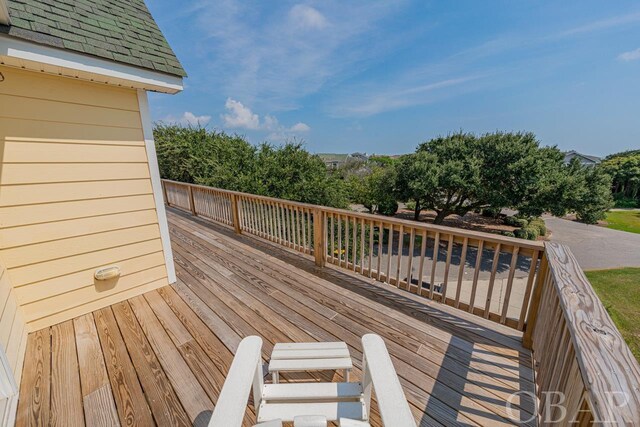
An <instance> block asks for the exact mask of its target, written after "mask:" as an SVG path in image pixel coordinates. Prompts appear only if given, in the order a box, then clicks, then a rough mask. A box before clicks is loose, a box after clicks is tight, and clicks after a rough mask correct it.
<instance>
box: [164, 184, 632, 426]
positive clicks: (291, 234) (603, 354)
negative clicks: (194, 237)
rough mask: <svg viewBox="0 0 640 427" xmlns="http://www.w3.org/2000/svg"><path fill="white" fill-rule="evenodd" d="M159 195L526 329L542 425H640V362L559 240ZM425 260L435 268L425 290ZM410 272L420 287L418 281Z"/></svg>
mask: <svg viewBox="0 0 640 427" xmlns="http://www.w3.org/2000/svg"><path fill="white" fill-rule="evenodd" d="M163 189H164V192H165V193H164V196H165V201H166V202H167V204H168V205H170V206H176V207H178V208H181V209H183V210H186V211H189V212H191V213H192V214H193V215H196V216H202V217H204V218H207V219H210V220H213V221H215V222H218V223H221V224H224V225H227V226H229V227H233V228H234V230H235V232H236V233H247V234H251V235H254V236H257V237H260V238H263V239H266V240H269V241H271V242H274V243H277V244H280V245H283V246H285V247H288V248H291V249H294V250H297V251H299V252H301V253H304V254H308V255H313V256H314V258H315V262H316V264H317V265H318V266H324V265H325V264H326V263H331V264H334V265H336V266H338V267H340V268H343V269H348V270H352V271H353V272H356V273H359V274H361V275H364V276H367V277H369V278H375V279H377V280H379V281H383V282H386V283H389V284H391V285H394V286H396V287H398V288H402V289H406V290H409V291H410V292H414V293H417V294H418V295H421V296H424V297H427V298H430V299H432V300H435V301H438V302H441V303H446V304H448V305H452V306H454V307H456V308H458V309H462V310H465V311H469V312H471V313H474V314H476V315H479V316H483V317H485V318H486V319H489V320H492V321H495V322H499V323H502V324H506V325H507V326H511V327H513V328H516V329H518V330H522V331H524V333H523V346H524V347H525V348H528V349H532V350H533V358H534V362H535V364H534V370H535V374H536V394H537V396H536V397H537V400H538V408H539V411H538V417H539V418H538V421H539V423H540V424H541V425H567V424H569V423H570V422H577V423H579V425H585V423H595V424H598V425H605V424H613V425H640V401H639V399H640V367H639V366H638V362H637V361H636V360H635V358H634V357H633V355H632V354H631V351H630V350H629V348H628V346H627V345H626V343H625V342H624V340H623V338H622V336H621V335H620V332H619V331H618V330H617V328H616V327H615V325H614V324H613V322H612V320H611V318H610V317H609V315H608V314H607V312H606V310H605V308H604V307H603V306H602V303H601V302H600V300H599V299H598V297H597V296H596V295H595V293H594V291H593V289H592V287H591V285H590V283H589V281H588V280H587V278H586V276H585V275H584V272H583V271H582V270H581V268H580V266H579V265H578V263H577V261H576V259H575V257H574V256H573V254H571V252H570V250H569V249H568V248H567V247H565V246H563V245H559V244H557V243H550V242H547V243H542V242H530V241H526V240H521V239H514V238H509V237H506V236H499V235H494V234H489V233H483V232H477V231H470V230H460V229H457V228H452V227H446V226H437V225H431V224H424V223H418V222H413V221H406V220H401V219H395V218H388V217H383V216H379V215H371V214H366V213H358V212H352V211H348V210H344V209H336V208H330V207H325V206H318V205H311V204H306V203H299V202H292V201H288V200H282V199H276V198H272V197H265V196H258V195H253V194H248V193H241V192H236V191H229V190H222V189H216V188H212V187H206V186H201V185H194V184H187V183H182V182H176V181H170V180H163ZM396 234H397V236H396ZM407 235H408V236H409V239H408V240H409V241H408V244H406V242H405V240H406V237H407ZM400 236H402V238H400ZM385 237H386V241H385ZM418 237H420V239H419V240H418V239H417V238H418ZM394 239H395V242H394ZM429 239H430V240H431V242H433V243H432V244H431V245H430V247H431V248H432V255H431V257H429V256H428V254H427V252H426V250H425V249H426V246H427V245H428V243H427V241H428V240H429ZM441 244H442V245H441ZM454 244H457V245H458V246H459V247H461V248H459V249H460V251H459V252H458V253H456V255H457V256H458V257H459V258H460V259H459V262H458V266H457V269H458V275H457V278H456V279H457V284H456V283H453V282H454V281H453V280H449V272H450V271H451V268H452V267H453V264H452V260H451V258H452V254H453V253H454V252H455V251H454V250H453V245H454ZM407 246H408V249H409V250H408V253H409V254H415V251H414V249H418V248H420V249H419V257H418V259H414V258H415V257H414V256H405V255H404V254H403V252H404V249H405V248H406V247H407ZM435 248H437V251H436V250H433V249H435ZM443 248H446V249H444V250H443ZM471 248H475V250H476V255H475V267H474V273H473V279H472V280H471V281H470V282H469V281H466V282H464V274H463V273H464V270H465V264H466V262H465V259H466V258H467V255H468V254H469V253H470V249H471ZM375 249H377V252H376V250H375ZM385 249H386V251H387V252H386V253H387V254H390V256H387V257H386V259H385V260H382V258H385V257H383V256H376V259H375V260H374V259H373V258H372V254H374V253H376V254H377V255H378V254H384V250H385ZM396 249H397V252H396V253H394V250H396ZM350 250H351V252H350ZM486 250H489V251H490V255H492V260H491V268H490V271H491V276H490V278H489V281H488V287H487V288H486V289H483V291H484V294H483V295H480V294H481V292H480V288H481V286H479V282H480V280H479V271H480V269H481V268H480V267H481V263H482V253H483V252H484V251H486ZM491 251H492V252H491ZM434 255H435V256H434ZM440 255H443V256H440ZM505 255H506V256H507V258H508V261H509V262H507V263H506V264H508V269H507V270H506V271H508V275H507V279H506V285H505V287H504V288H503V291H504V293H505V295H504V296H503V299H502V300H500V301H499V304H498V306H497V307H496V306H495V304H494V303H495V301H494V300H492V292H493V291H494V287H495V284H496V266H497V265H498V264H499V262H498V261H499V259H500V258H501V257H504V256H505ZM522 256H528V262H526V263H524V264H526V265H528V271H527V272H526V273H527V274H526V277H523V278H522V279H523V281H522V283H521V287H520V289H519V290H520V291H522V292H521V293H520V294H519V295H517V296H513V295H512V294H513V290H514V287H515V286H514V282H515V280H514V274H515V271H516V265H517V263H518V261H519V259H520V257H522ZM403 257H404V259H403ZM428 258H430V259H428ZM440 258H446V262H445V263H444V271H445V273H444V278H443V279H441V283H439V284H438V283H437V281H436V280H435V277H436V275H435V272H436V269H437V267H438V266H439V262H440V261H442V260H441V259H440ZM490 258H491V257H490ZM392 260H394V261H395V265H392V262H391V261H392ZM425 263H426V264H429V263H430V264H431V267H430V278H427V281H426V283H425V280H424V275H423V273H425V272H426V269H427V268H428V265H425ZM384 264H386V268H385V265H384ZM392 266H393V268H392ZM405 267H406V268H405ZM403 268H404V270H405V272H404V273H401V271H402V269H403ZM416 268H417V270H418V272H417V279H418V280H416V281H414V279H416V277H415V276H414V270H415V269H416ZM448 282H452V283H449V285H450V286H452V287H453V286H455V293H454V296H453V297H451V296H450V294H449V293H448V292H447V285H448ZM432 284H434V285H438V286H434V285H432ZM463 284H464V285H465V286H466V287H467V290H469V289H468V288H469V287H470V288H471V293H470V294H469V295H467V297H468V298H467V300H466V301H463V299H462V298H461V289H462V287H463V286H462V285H463ZM510 297H511V301H510ZM514 300H517V301H516V302H517V303H518V304H519V306H518V310H517V312H516V313H515V314H514V313H513V312H509V307H510V306H509V304H510V302H513V301H514ZM474 301H475V302H474ZM558 399H560V400H558Z"/></svg>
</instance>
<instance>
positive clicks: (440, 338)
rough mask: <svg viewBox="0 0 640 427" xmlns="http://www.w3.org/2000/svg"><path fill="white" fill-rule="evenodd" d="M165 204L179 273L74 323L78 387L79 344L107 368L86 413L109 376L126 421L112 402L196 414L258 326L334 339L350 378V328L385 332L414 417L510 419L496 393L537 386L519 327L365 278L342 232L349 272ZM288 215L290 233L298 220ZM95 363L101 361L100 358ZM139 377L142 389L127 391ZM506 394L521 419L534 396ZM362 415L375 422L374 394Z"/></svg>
mask: <svg viewBox="0 0 640 427" xmlns="http://www.w3.org/2000/svg"><path fill="white" fill-rule="evenodd" d="M268 211H269V210H268V209H265V210H264V214H265V215H266V216H265V218H267V222H266V225H265V226H266V227H267V228H266V230H272V231H273V228H272V225H271V224H275V225H277V216H276V217H275V218H274V219H275V221H271V222H270V221H268V215H269V213H268ZM176 212H177V211H174V210H172V209H170V210H169V212H168V215H169V221H170V232H171V236H172V244H173V251H174V256H175V261H176V272H177V275H178V279H179V280H178V282H177V283H176V284H174V285H172V286H170V287H163V288H160V289H158V290H155V291H151V292H149V293H146V294H145V295H143V296H142V297H136V298H133V299H131V300H129V301H126V302H120V303H117V304H115V305H114V306H112V307H109V308H105V309H100V310H98V311H96V312H94V313H93V318H94V319H95V327H96V333H97V337H96V336H95V334H96V333H93V332H91V324H92V322H91V317H88V318H87V317H82V318H80V319H79V320H76V321H75V322H74V326H75V330H76V346H77V350H78V357H79V359H78V360H79V364H80V367H79V369H80V370H81V373H80V378H81V385H82V387H83V393H84V383H85V381H84V380H82V375H83V374H82V370H83V369H85V370H86V369H87V367H86V366H85V368H83V367H82V366H83V362H82V360H83V358H84V356H81V354H84V353H85V352H91V353H95V348H96V345H97V344H98V342H99V345H100V351H101V352H102V354H103V356H102V357H103V359H104V362H105V365H106V370H107V375H108V379H109V384H105V379H104V377H103V378H102V380H101V381H100V380H99V379H96V380H95V381H94V382H89V383H88V386H87V387H88V388H87V391H88V390H90V389H91V390H93V391H92V393H90V394H89V395H87V396H85V397H84V411H85V417H88V416H91V417H97V415H98V414H99V409H98V408H101V407H102V406H103V405H105V404H106V403H108V402H107V401H106V400H108V399H109V393H108V391H109V388H106V389H105V385H108V386H109V387H110V388H111V390H112V391H113V393H112V396H113V397H112V399H113V401H114V406H115V407H116V409H117V419H118V421H119V422H120V424H121V425H126V424H135V423H130V422H128V421H129V420H130V419H131V418H130V417H129V418H127V416H126V415H125V414H126V413H131V412H125V413H121V408H123V407H126V408H129V410H130V411H132V412H135V411H139V410H140V408H146V411H148V414H150V415H149V416H150V417H151V416H152V417H153V419H152V420H150V421H148V422H147V424H146V425H153V424H154V423H157V424H158V425H191V424H194V423H195V424H200V423H202V422H204V423H206V421H208V417H209V416H210V411H211V409H212V408H213V406H214V404H215V401H216V400H217V397H218V394H219V390H220V388H221V387H222V384H223V382H224V379H225V378H226V374H227V372H228V369H229V366H230V364H231V361H232V359H233V354H234V353H235V352H236V350H237V346H238V345H239V343H240V341H241V339H242V338H244V337H245V336H248V335H259V336H261V337H262V339H263V342H264V345H263V355H262V356H263V359H266V358H267V357H268V355H269V354H270V352H271V350H272V349H273V346H274V344H275V343H277V342H302V341H305V342H313V341H325V342H326V341H344V342H346V343H347V345H348V346H349V351H350V354H351V355H352V357H353V360H354V369H353V372H352V374H353V378H354V379H359V378H361V375H362V373H361V368H362V366H361V360H362V344H361V340H360V339H361V336H362V335H364V334H366V333H369V332H374V333H377V334H379V335H381V336H382V337H383V339H384V340H385V343H386V345H387V348H388V349H389V353H390V355H391V358H392V361H393V363H394V366H395V368H396V372H397V373H398V375H399V377H400V383H401V385H402V387H403V390H404V392H405V395H406V397H407V399H408V401H409V404H410V407H411V411H412V414H413V415H414V417H415V418H416V420H417V421H419V423H420V425H423V426H442V425H456V426H457V425H460V426H461V425H465V426H484V425H499V426H500V425H501V426H507V425H513V424H515V422H514V421H513V420H511V419H509V417H508V414H507V412H506V409H505V408H506V407H505V402H506V399H507V398H508V396H509V395H510V393H512V392H515V391H533V387H534V384H533V370H532V367H531V363H530V357H531V353H530V352H529V351H527V350H526V349H524V348H523V347H522V345H521V344H520V339H521V337H522V334H521V333H520V332H518V331H515V330H514V329H511V328H507V327H505V326H503V325H499V324H496V323H494V322H492V321H489V320H486V319H484V318H481V317H477V316H473V315H471V314H469V313H466V312H462V311H460V310H456V309H455V308H453V307H449V306H445V305H443V304H440V303H436V302H434V301H429V300H427V299H424V298H421V297H419V296H417V295H414V294H410V293H408V292H406V291H403V290H399V289H396V288H395V287H390V286H388V285H384V284H380V283H377V282H374V281H372V280H371V279H369V278H366V279H365V278H363V277H362V275H361V274H356V273H355V272H353V271H352V267H353V263H352V259H353V252H352V250H353V246H352V244H351V243H353V242H350V256H349V263H348V265H349V268H350V269H351V271H345V270H342V269H338V268H337V267H335V268H334V267H330V268H322V269H318V268H317V267H316V266H315V258H314V256H312V255H310V254H306V255H301V254H300V252H299V251H298V250H297V249H295V250H294V249H293V248H282V247H279V246H277V245H276V244H275V242H271V243H270V242H267V241H266V240H261V239H258V238H256V237H253V236H244V235H241V236H238V235H236V234H235V233H234V232H233V229H232V228H230V227H227V226H224V227H222V226H216V225H212V223H210V222H208V221H207V220H204V219H196V220H192V219H190V217H189V216H188V214H186V213H184V214H178V213H176ZM282 213H283V215H282V217H281V218H282V221H284V220H285V219H286V221H287V223H288V224H292V223H291V215H290V216H289V217H288V218H287V216H286V215H285V214H284V211H283V212H282ZM183 215H184V216H183ZM300 218H301V217H300ZM305 221H306V223H305V226H304V227H302V228H300V229H299V230H300V232H301V235H300V241H302V242H303V238H302V232H303V231H304V230H308V217H305ZM328 224H330V219H329V221H328ZM353 224H354V223H353V222H352V223H351V224H350V226H349V234H348V236H352V235H353V230H354V228H353ZM293 225H294V228H293V233H292V235H291V238H292V239H294V235H295V238H297V233H296V232H295V220H294V222H293ZM257 226H259V225H257ZM336 230H337V224H336ZM341 230H344V224H343V226H342V227H341ZM283 231H284V229H283ZM290 231H291V228H290V227H289V229H288V231H287V232H290ZM369 231H370V229H369ZM326 234H327V235H329V234H330V232H329V230H326ZM356 236H357V235H356ZM336 237H337V236H336ZM343 239H344V231H343ZM443 239H444V238H443ZM356 240H358V239H356ZM358 241H359V240H358ZM303 243H304V242H303ZM309 243H310V242H309V239H307V244H309ZM327 243H328V242H327ZM394 243H395V247H397V243H398V242H397V241H395V238H394ZM356 244H357V245H358V246H362V245H361V244H358V243H357V242H356ZM369 244H371V243H370V242H369ZM385 244H386V242H385ZM302 246H303V245H302ZM429 246H431V245H429ZM327 249H328V247H327ZM345 261H346V260H345V259H344V258H343V260H342V262H343V263H344V262H345ZM392 270H393V273H392V275H395V266H394V269H392ZM425 291H426V289H425ZM30 339H31V338H30ZM87 341H88V342H87ZM91 348H93V349H94V350H89V349H91ZM98 360H100V358H99V357H98ZM28 369H29V367H26V368H25V371H26V370H28ZM91 369H94V368H91ZM95 369H97V370H98V371H100V368H99V363H98V367H96V368H95ZM103 369H104V368H103ZM103 372H104V371H103ZM341 378H342V375H341V373H337V374H335V375H334V373H333V372H331V373H317V374H313V375H310V376H309V374H305V373H292V374H287V375H282V380H283V381H299V380H302V379H306V380H312V381H320V380H323V381H328V380H341ZM126 381H130V382H129V383H127V382H126ZM101 384H105V385H103V386H102V387H101V386H100V385H101ZM136 387H137V388H138V390H139V392H138V393H139V394H140V395H142V398H140V396H138V397H137V398H133V397H124V396H125V395H126V394H125V393H124V391H126V390H131V389H134V388H136ZM102 393H104V394H102ZM119 393H122V395H119ZM99 402H100V403H99ZM122 402H125V403H124V404H123V403H122ZM248 403H249V404H248V405H247V411H246V413H245V421H244V425H246V426H252V425H253V424H255V413H254V411H253V406H252V404H251V400H249V402H248ZM513 404H514V406H513V408H514V411H515V413H516V417H517V418H518V424H520V425H533V424H531V423H527V422H525V420H526V419H528V418H530V415H531V413H532V411H533V410H534V409H535V408H534V406H533V402H532V401H531V400H527V399H526V398H522V399H516V400H515V401H513ZM145 405H146V406H145ZM187 408H189V409H187ZM21 411H22V408H21ZM162 417H166V418H162ZM172 417H174V418H172ZM138 425H145V424H142V423H139V424H138ZM371 425H372V426H375V427H379V426H381V421H380V415H379V412H378V411H377V404H376V403H375V402H374V405H373V410H372V419H371Z"/></svg>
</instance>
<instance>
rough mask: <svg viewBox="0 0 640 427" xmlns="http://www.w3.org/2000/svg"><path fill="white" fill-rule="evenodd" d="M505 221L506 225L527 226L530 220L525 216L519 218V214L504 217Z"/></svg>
mask: <svg viewBox="0 0 640 427" xmlns="http://www.w3.org/2000/svg"><path fill="white" fill-rule="evenodd" d="M504 223H505V224H506V225H510V226H511V227H520V228H523V227H526V226H527V225H529V221H527V220H526V219H524V218H519V217H517V216H508V217H506V218H505V219H504Z"/></svg>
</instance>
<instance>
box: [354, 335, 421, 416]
mask: <svg viewBox="0 0 640 427" xmlns="http://www.w3.org/2000/svg"><path fill="white" fill-rule="evenodd" d="M362 348H363V354H364V360H363V371H364V374H363V387H364V392H365V397H366V400H367V402H366V404H367V408H369V405H370V398H371V388H372V387H373V389H374V390H375V392H376V399H377V401H378V408H379V410H380V416H381V418H382V423H383V424H384V425H385V426H396V427H415V426H416V420H415V418H414V417H413V414H412V413H411V409H410V408H409V404H408V403H407V398H406V397H405V395H404V391H403V390H402V385H400V380H398V375H397V374H396V370H395V368H394V367H393V363H392V362H391V357H390V356H389V352H388V351H387V346H386V345H385V344H384V341H383V340H382V338H380V337H379V336H378V335H375V334H367V335H365V336H364V337H362Z"/></svg>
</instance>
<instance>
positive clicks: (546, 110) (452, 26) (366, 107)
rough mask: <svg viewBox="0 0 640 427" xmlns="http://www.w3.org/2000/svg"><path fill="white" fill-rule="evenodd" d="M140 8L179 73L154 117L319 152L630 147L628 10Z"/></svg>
mask: <svg viewBox="0 0 640 427" xmlns="http://www.w3.org/2000/svg"><path fill="white" fill-rule="evenodd" d="M147 3H148V5H149V7H150V9H151V11H152V13H153V14H154V16H155V18H156V20H157V21H158V23H159V25H160V27H161V29H162V30H163V32H164V33H165V35H166V37H167V39H168V40H169V42H170V43H171V45H172V47H173V48H174V50H175V51H176V53H177V55H178V57H179V58H180V60H181V62H182V64H183V65H184V67H185V69H186V70H187V73H188V74H189V77H188V78H187V79H186V80H185V90H184V92H182V93H181V94H178V95H175V96H169V95H160V94H153V95H152V97H151V105H152V114H153V118H154V120H163V121H167V122H180V123H195V122H199V123H201V124H203V125H206V126H207V127H209V128H213V129H220V130H225V131H227V132H230V133H238V134H242V135H245V136H246V137H247V138H248V139H249V140H250V141H251V142H254V143H260V142H263V141H271V142H274V143H281V142H283V141H286V140H288V139H290V138H294V137H295V138H301V139H304V141H305V143H306V147H307V148H308V149H309V150H310V151H313V152H355V151H361V152H367V153H386V154H395V153H407V152H411V151H413V150H414V149H415V147H416V146H417V144H419V143H420V142H422V141H426V140H428V139H430V138H432V137H435V136H438V135H442V134H447V133H449V132H452V131H456V130H459V129H463V130H465V131H471V132H477V133H482V132H488V131H493V130H498V129H499V130H526V131H532V132H534V133H535V134H536V135H537V136H538V137H539V139H540V140H541V142H542V143H543V144H545V145H557V146H558V147H560V148H561V149H564V150H569V149H576V150H579V151H581V152H584V153H587V154H594V155H606V154H609V153H611V152H615V151H621V150H626V149H632V148H635V149H637V148H640V3H639V2H638V1H615V2H609V1H589V0H581V1H511V0H503V1H475V0H467V1H463V0H460V1H455V2H451V1H444V0H443V1H437V2H436V1H426V0H416V1H403V0H399V1H380V2H376V1H372V0H363V1H357V0H353V1H339V0H337V1H333V0H322V1H303V2H298V1H293V2H289V1H277V2H276V1H260V0H183V1H181V2H176V1H174V0H147ZM178 3H179V4H178Z"/></svg>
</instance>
